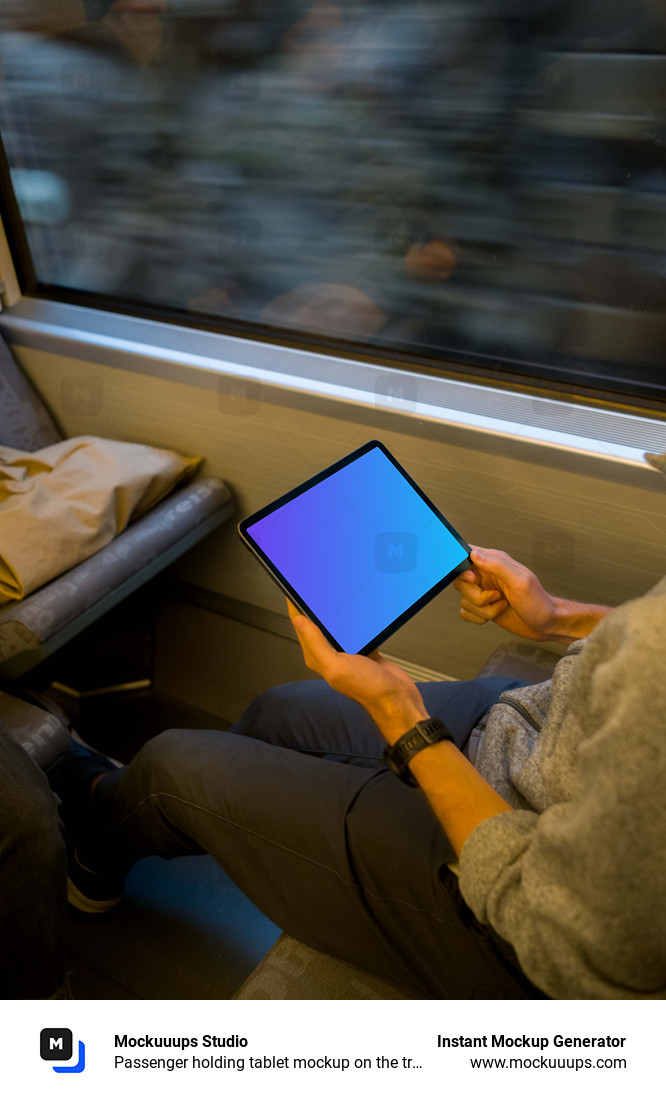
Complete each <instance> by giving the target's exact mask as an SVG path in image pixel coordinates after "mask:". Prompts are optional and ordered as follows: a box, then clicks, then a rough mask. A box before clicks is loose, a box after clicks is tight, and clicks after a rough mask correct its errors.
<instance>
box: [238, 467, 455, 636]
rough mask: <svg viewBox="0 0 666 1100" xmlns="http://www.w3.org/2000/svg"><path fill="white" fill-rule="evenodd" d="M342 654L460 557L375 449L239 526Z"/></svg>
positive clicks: (421, 592)
mask: <svg viewBox="0 0 666 1100" xmlns="http://www.w3.org/2000/svg"><path fill="white" fill-rule="evenodd" d="M247 533H248V534H249V535H250V536H251V538H252V539H254V541H255V542H256V543H257V545H258V546H259V547H260V549H261V550H263V552H264V554H265V555H266V557H267V558H268V559H269V560H270V561H271V562H272V563H273V565H274V566H275V567H276V569H277V570H278V571H279V572H280V573H281V574H282V575H283V577H284V578H285V580H287V581H288V583H289V584H290V585H291V586H292V588H293V589H294V591H295V592H297V593H298V595H299V597H300V599H301V601H302V602H303V603H304V604H305V605H307V607H309V608H310V609H311V610H312V611H313V612H314V614H315V615H316V616H317V618H318V619H319V620H320V622H322V623H323V624H324V626H325V627H326V629H327V630H328V631H329V632H330V634H331V635H332V636H333V637H334V638H335V639H336V641H337V642H338V643H339V645H340V646H341V647H342V649H343V650H344V651H345V652H346V653H358V652H359V650H361V649H363V647H364V646H366V645H368V643H369V642H371V641H372V640H373V639H374V638H377V637H378V636H379V635H380V634H381V633H382V632H383V631H384V630H386V629H387V627H389V626H390V625H391V623H393V622H395V620H396V619H398V618H399V617H400V616H401V615H403V614H404V613H405V612H406V611H408V610H409V608H411V607H412V606H413V604H415V603H416V602H417V601H418V600H419V599H420V598H421V597H422V596H424V595H425V594H426V592H429V591H430V589H431V588H433V587H434V586H435V585H436V584H438V583H439V582H440V581H441V580H443V578H444V577H446V576H447V575H448V574H449V573H451V572H452V570H454V569H455V568H456V566H457V565H460V564H461V562H463V561H464V560H465V558H466V557H467V552H466V550H465V549H464V547H462V546H461V545H460V543H459V542H458V540H457V539H456V538H455V536H454V535H452V534H451V532H450V531H449V530H448V529H447V527H446V526H445V525H444V524H443V523H442V522H441V520H440V519H439V517H438V516H436V515H435V514H434V512H432V511H431V509H430V508H429V507H428V505H427V504H426V503H425V501H424V500H422V498H421V497H420V496H419V494H418V493H417V492H415V490H414V489H413V488H412V486H411V485H410V484H409V482H408V481H406V480H405V478H404V477H403V476H402V474H401V473H400V471H399V470H398V469H396V467H395V466H394V465H393V463H392V462H391V461H390V460H389V459H388V458H387V457H386V455H385V454H384V453H383V452H382V451H381V450H380V449H379V448H378V447H375V448H373V449H371V450H370V451H367V452H366V453H365V454H364V455H361V456H360V457H359V458H357V459H355V460H354V461H352V462H350V463H349V464H348V465H347V466H344V467H343V468H342V469H341V470H338V471H337V472H336V473H334V474H331V475H330V476H329V477H327V478H325V479H324V480H323V481H320V482H319V483H318V484H317V485H314V486H313V487H312V488H310V489H307V490H305V492H303V493H301V494H300V496H297V497H296V498H295V499H294V500H291V501H289V502H288V503H287V504H284V505H282V506H281V507H280V508H278V509H277V510H276V511H275V512H273V513H271V515H269V516H266V517H265V518H264V519H260V520H258V521H257V522H256V523H253V524H252V525H251V526H249V527H247Z"/></svg>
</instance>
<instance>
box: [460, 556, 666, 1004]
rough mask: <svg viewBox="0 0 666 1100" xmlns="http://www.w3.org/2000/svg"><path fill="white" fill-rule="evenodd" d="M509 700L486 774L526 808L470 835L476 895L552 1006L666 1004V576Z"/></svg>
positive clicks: (466, 861)
mask: <svg viewBox="0 0 666 1100" xmlns="http://www.w3.org/2000/svg"><path fill="white" fill-rule="evenodd" d="M507 695H508V697H509V699H511V700H513V701H514V705H511V704H509V703H505V702H501V703H496V704H495V706H494V707H493V708H492V710H491V712H490V715H489V718H488V722H487V726H486V730H485V733H484V735H483V739H482V741H481V744H480V747H479V752H478V755H477V758H476V767H477V769H478V770H479V771H480V772H481V774H482V775H483V776H485V778H486V779H487V780H488V782H489V783H490V784H491V785H492V786H493V787H494V788H495V789H496V790H497V791H499V792H500V794H502V795H503V796H504V798H505V799H506V800H507V801H508V802H509V803H510V804H511V805H512V806H513V807H514V812H513V813H505V814H500V815H498V816H496V817H491V818H489V819H488V820H486V821H483V822H482V823H481V824H480V825H478V826H477V828H476V829H474V831H473V832H472V833H471V834H470V836H469V837H468V839H467V841H466V843H465V846H464V848H463V851H462V855H461V858H460V887H461V890H462V894H463V897H464V898H465V900H466V901H467V903H468V905H469V906H470V907H471V908H472V910H473V911H474V913H475V914H476V916H477V917H478V919H479V920H480V921H483V922H484V923H487V924H490V925H491V926H492V927H493V928H495V930H496V931H497V932H498V933H499V934H500V935H501V936H502V937H503V938H504V939H506V940H508V941H509V942H510V943H511V944H512V945H513V947H514V949H515V951H516V953H517V955H518V958H519V960H520V963H521V966H522V967H523V970H524V971H525V973H526V974H527V976H528V977H529V978H530V979H531V981H532V982H534V984H535V985H537V986H538V987H539V988H540V989H542V990H544V992H546V993H548V994H549V995H550V996H551V997H560V998H588V997H589V998H592V997H594V998H664V997H666V578H664V580H662V581H660V582H659V584H657V585H656V586H655V587H654V588H653V589H652V590H651V591H650V592H648V593H647V594H646V595H645V596H643V597H641V598H640V599H637V600H632V601H631V602H630V603H627V604H623V605H622V606H621V607H619V608H616V609H615V610H614V611H612V612H611V613H610V614H609V615H607V616H606V617H605V618H604V619H603V620H602V621H601V622H600V623H599V624H598V625H597V627H596V628H595V629H594V631H593V632H592V634H591V635H590V637H589V638H587V639H585V640H584V641H581V642H574V643H573V644H572V645H571V646H570V647H569V649H568V650H567V652H566V654H565V655H564V657H562V659H561V660H560V661H559V663H558V665H557V667H556V669H555V673H554V675H553V679H552V681H548V682H547V683H545V684H537V685H535V686H531V687H525V688H520V689H517V690H515V691H511V692H508V693H507ZM515 703H518V704H520V705H521V707H522V711H524V713H522V712H521V711H519V710H518V709H516V708H515Z"/></svg>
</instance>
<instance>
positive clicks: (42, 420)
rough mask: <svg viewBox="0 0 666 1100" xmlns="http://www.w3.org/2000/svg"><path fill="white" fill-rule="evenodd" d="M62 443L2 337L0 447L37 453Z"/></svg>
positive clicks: (0, 342) (51, 420) (0, 358)
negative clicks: (52, 444)
mask: <svg viewBox="0 0 666 1100" xmlns="http://www.w3.org/2000/svg"><path fill="white" fill-rule="evenodd" d="M60 439H62V435H61V434H60V432H59V431H58V429H57V427H56V425H55V423H54V421H53V418H52V417H51V414H50V412H49V411H48V409H47V408H46V406H45V405H44V403H43V402H42V400H41V398H40V397H39V394H38V393H37V391H36V390H35V389H34V388H33V386H32V385H31V383H30V382H29V381H28V379H27V378H26V376H25V375H24V373H23V371H22V370H21V368H20V367H19V366H18V365H17V364H16V363H15V361H14V358H13V356H12V353H11V352H10V350H9V348H8V347H7V345H6V343H5V341H4V340H3V339H2V337H0V445H2V446H3V447H14V448H16V449H17V450H19V451H38V450H39V449H40V447H48V446H49V445H50V444H51V443H57V442H58V441H59V440H60Z"/></svg>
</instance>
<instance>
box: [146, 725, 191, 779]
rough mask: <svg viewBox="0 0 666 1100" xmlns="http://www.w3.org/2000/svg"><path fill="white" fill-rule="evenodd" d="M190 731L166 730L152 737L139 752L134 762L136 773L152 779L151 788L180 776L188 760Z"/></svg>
mask: <svg viewBox="0 0 666 1100" xmlns="http://www.w3.org/2000/svg"><path fill="white" fill-rule="evenodd" d="M189 732H190V731H188V730H182V729H171V730H164V732H163V733H160V734H158V735H157V736H156V737H151V739H150V741H146V743H145V745H143V747H142V748H141V749H140V750H139V752H138V753H137V755H136V756H135V757H134V759H133V761H132V765H131V766H132V768H133V769H134V771H138V770H139V769H141V772H142V773H143V774H144V775H145V776H146V778H148V777H149V778H150V780H151V786H152V785H154V784H155V783H157V785H158V786H159V784H160V781H162V780H163V779H164V778H165V777H169V776H173V775H174V774H178V772H179V771H180V769H181V768H182V767H183V766H184V765H185V764H186V763H187V759H188V749H187V742H188V733H189Z"/></svg>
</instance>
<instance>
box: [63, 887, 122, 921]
mask: <svg viewBox="0 0 666 1100" xmlns="http://www.w3.org/2000/svg"><path fill="white" fill-rule="evenodd" d="M67 901H68V902H69V904H70V905H73V906H74V908H75V909H78V910H79V912H80V913H91V914H94V915H96V916H98V915H99V914H100V913H108V911H109V909H113V907H114V906H115V905H117V904H118V902H120V901H122V894H121V895H120V897H117V898H105V899H104V901H98V900H97V899H96V898H88V897H86V895H85V894H82V893H81V891H80V890H79V888H78V886H76V885H75V883H73V882H72V880H71V878H68V879H67Z"/></svg>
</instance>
